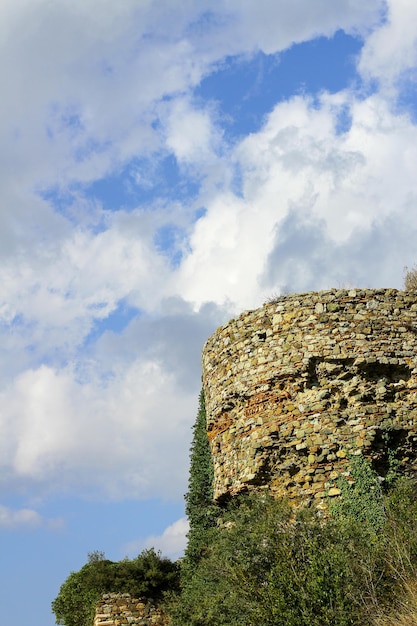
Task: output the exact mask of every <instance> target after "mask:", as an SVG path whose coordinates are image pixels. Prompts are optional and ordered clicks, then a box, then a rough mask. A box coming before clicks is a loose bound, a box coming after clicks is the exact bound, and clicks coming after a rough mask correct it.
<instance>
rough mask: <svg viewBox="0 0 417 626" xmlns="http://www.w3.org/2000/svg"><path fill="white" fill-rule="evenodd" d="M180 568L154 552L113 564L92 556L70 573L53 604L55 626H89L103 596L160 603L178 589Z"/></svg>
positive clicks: (150, 551)
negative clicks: (128, 596) (123, 595)
mask: <svg viewBox="0 0 417 626" xmlns="http://www.w3.org/2000/svg"><path fill="white" fill-rule="evenodd" d="M178 584H179V566H178V565H177V564H176V563H172V562H171V561H170V560H169V559H167V558H163V557H161V555H160V553H157V552H155V550H154V549H151V550H144V551H143V552H142V553H141V554H139V556H137V557H136V558H135V559H132V560H130V559H125V560H124V561H119V562H112V561H109V560H106V559H104V555H102V554H101V553H99V552H94V553H92V555H89V561H88V563H86V565H84V566H83V567H82V568H81V569H80V571H79V572H72V573H71V574H70V575H69V576H68V578H67V580H66V581H65V582H64V583H63V584H62V585H61V588H60V590H59V594H58V596H57V597H56V598H55V600H54V601H53V602H52V611H53V612H54V613H55V617H56V622H57V624H63V625H64V626H91V624H92V623H93V617H94V610H95V604H96V602H97V600H98V599H99V598H100V596H101V594H102V593H105V592H121V593H130V594H131V595H132V596H133V597H137V598H153V599H155V600H158V599H161V598H162V596H163V594H164V592H166V591H167V590H168V589H173V590H175V589H177V588H178Z"/></svg>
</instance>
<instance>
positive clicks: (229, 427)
mask: <svg viewBox="0 0 417 626" xmlns="http://www.w3.org/2000/svg"><path fill="white" fill-rule="evenodd" d="M203 384H204V391H205V397H206V409H207V428H208V434H209V439H210V442H211V448H212V454H213V461H214V474H215V479H214V492H215V498H216V499H222V498H225V497H228V496H231V495H234V494H237V493H239V492H241V491H242V490H245V489H247V488H253V487H254V486H255V487H259V486H262V485H264V486H267V488H269V489H270V490H271V491H272V492H273V493H275V494H277V495H287V496H289V497H290V498H295V499H296V500H299V501H312V500H315V502H316V503H317V504H318V505H319V506H323V503H324V502H325V500H324V499H325V497H326V496H327V495H328V494H329V495H330V496H333V495H338V493H339V491H338V489H337V486H336V485H335V480H336V479H337V477H338V476H339V475H340V474H342V473H345V474H346V473H348V472H349V457H350V456H351V455H355V454H365V455H366V456H367V457H369V458H370V459H371V460H372V463H373V465H374V467H375V469H376V470H377V471H378V472H379V474H380V475H381V476H382V477H383V476H384V475H385V474H386V472H387V468H388V461H389V458H392V456H393V455H395V456H396V458H397V459H398V461H399V462H400V464H401V466H402V468H403V469H404V471H405V472H406V473H409V474H411V473H413V472H417V293H416V292H401V291H397V290H394V289H378V290H368V289H367V290H359V289H353V290H329V291H322V292H318V293H306V294H300V295H290V296H283V297H280V298H278V299H277V300H276V301H275V302H274V303H269V304H265V305H264V306H263V307H262V308H260V309H258V310H255V311H249V312H245V313H243V314H242V315H240V316H239V317H238V318H236V319H233V320H231V321H230V322H229V323H228V324H226V325H224V326H222V327H220V328H219V329H218V330H217V331H216V333H215V334H214V335H213V336H212V337H210V339H209V340H208V341H207V343H206V345H205V347H204V350H203ZM390 450H391V452H390Z"/></svg>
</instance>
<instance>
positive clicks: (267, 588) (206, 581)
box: [170, 495, 383, 626]
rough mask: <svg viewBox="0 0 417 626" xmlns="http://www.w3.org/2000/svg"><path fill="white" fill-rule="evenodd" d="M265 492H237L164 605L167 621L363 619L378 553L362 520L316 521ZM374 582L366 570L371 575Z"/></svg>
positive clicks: (308, 625) (323, 623)
mask: <svg viewBox="0 0 417 626" xmlns="http://www.w3.org/2000/svg"><path fill="white" fill-rule="evenodd" d="M293 516H294V511H293V509H292V508H291V507H289V506H288V505H287V504H286V503H284V502H280V501H276V500H273V499H271V498H270V497H268V496H259V495H254V496H250V497H249V496H246V497H240V498H238V499H237V500H236V501H234V502H232V504H231V506H230V508H229V510H228V511H227V512H226V513H225V514H224V516H223V520H222V524H221V525H220V526H218V527H216V528H213V529H211V536H210V542H209V544H208V547H207V552H206V555H205V557H204V558H202V559H201V560H200V562H199V564H198V566H197V567H196V568H195V571H194V574H193V576H192V577H191V578H189V579H187V580H186V581H185V583H184V585H183V588H182V593H181V595H180V597H179V599H178V601H177V603H173V605H172V606H171V607H170V613H171V616H172V620H173V621H172V623H173V625H174V626H197V625H198V626H211V625H212V624H216V626H226V625H227V626H235V625H238V624H245V626H249V625H252V624H253V625H255V624H256V625H262V626H269V625H270V626H353V625H356V626H359V625H360V626H364V625H365V624H368V623H370V622H369V620H368V618H367V617H366V614H365V613H364V611H363V606H364V604H365V602H366V601H367V598H368V597H370V595H371V593H372V588H371V587H370V585H369V581H368V578H369V575H370V572H371V573H372V574H371V575H372V577H375V580H377V579H378V577H379V576H380V575H381V569H382V568H383V560H382V557H381V553H380V552H378V550H377V549H376V548H375V546H374V545H373V544H371V543H370V542H369V541H368V534H367V533H366V532H365V530H366V529H365V528H364V525H363V524H361V525H355V527H353V525H352V524H348V523H347V522H346V520H345V521H344V522H343V523H342V522H340V521H336V520H329V521H327V522H324V521H323V520H321V519H319V518H318V517H317V515H316V513H314V512H313V511H301V512H299V513H298V514H297V515H296V519H295V520H294V519H293ZM372 581H373V582H374V578H372Z"/></svg>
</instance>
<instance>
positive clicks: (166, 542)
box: [123, 517, 189, 560]
mask: <svg viewBox="0 0 417 626" xmlns="http://www.w3.org/2000/svg"><path fill="white" fill-rule="evenodd" d="M188 531H189V523H188V520H187V518H185V517H182V518H181V519H179V520H177V521H176V522H174V523H173V524H171V525H170V526H168V527H167V528H166V529H165V530H164V532H163V533H162V534H161V535H150V536H149V537H146V539H143V540H138V541H132V542H130V543H128V544H127V545H126V546H124V549H123V550H124V552H126V553H127V554H128V555H129V556H131V557H133V556H136V555H137V554H138V553H139V552H141V551H142V550H144V549H146V548H155V550H160V551H161V552H162V555H163V556H167V557H169V558H170V559H173V560H175V559H178V558H179V557H181V556H182V555H183V553H184V550H185V548H186V545H187V533H188Z"/></svg>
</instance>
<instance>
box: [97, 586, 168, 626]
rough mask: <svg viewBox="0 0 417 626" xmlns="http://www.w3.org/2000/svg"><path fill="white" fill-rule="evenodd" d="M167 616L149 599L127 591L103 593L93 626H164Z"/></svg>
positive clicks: (166, 622)
mask: <svg viewBox="0 0 417 626" xmlns="http://www.w3.org/2000/svg"><path fill="white" fill-rule="evenodd" d="M168 623H169V622H168V618H167V616H166V615H165V616H164V614H163V613H162V611H161V610H160V609H159V608H158V607H156V606H155V605H154V604H153V603H152V601H151V600H141V599H137V598H132V597H131V595H130V594H129V593H105V594H103V595H102V598H101V600H100V601H99V602H98V603H97V605H96V614H95V618H94V626H124V625H129V626H139V625H140V626H166V624H168Z"/></svg>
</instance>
